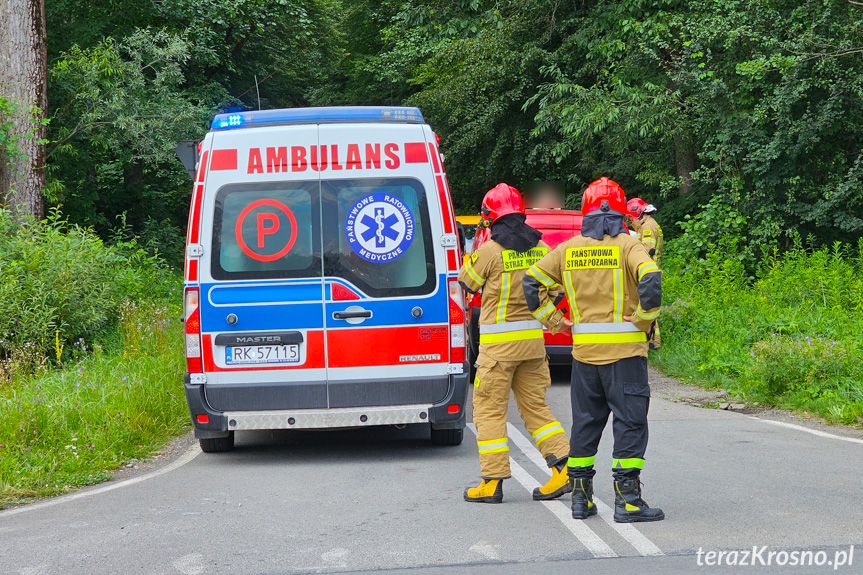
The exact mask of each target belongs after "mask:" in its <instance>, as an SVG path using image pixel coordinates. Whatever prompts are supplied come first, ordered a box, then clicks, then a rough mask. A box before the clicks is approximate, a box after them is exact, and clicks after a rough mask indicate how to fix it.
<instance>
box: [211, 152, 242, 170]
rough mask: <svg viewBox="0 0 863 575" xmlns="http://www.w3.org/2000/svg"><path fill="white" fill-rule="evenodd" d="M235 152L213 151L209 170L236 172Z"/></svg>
mask: <svg viewBox="0 0 863 575" xmlns="http://www.w3.org/2000/svg"><path fill="white" fill-rule="evenodd" d="M236 169H237V150H213V159H212V160H211V161H210V170H236Z"/></svg>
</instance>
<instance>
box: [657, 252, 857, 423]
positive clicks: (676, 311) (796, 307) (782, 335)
mask: <svg viewBox="0 0 863 575" xmlns="http://www.w3.org/2000/svg"><path fill="white" fill-rule="evenodd" d="M678 242H679V240H678V241H675V242H671V244H670V253H669V254H668V255H667V256H664V257H663V261H664V263H665V266H664V267H665V268H666V272H665V274H664V278H663V290H664V298H665V304H666V305H665V307H664V309H663V314H662V318H661V319H660V323H661V325H662V333H663V346H662V348H661V349H660V350H659V352H658V353H657V354H656V355H654V356H653V358H652V360H653V362H654V363H655V364H656V365H657V366H658V367H659V368H661V369H663V370H666V371H668V372H669V373H670V374H671V375H678V376H681V377H683V378H684V379H686V380H689V381H692V382H695V383H701V384H707V385H712V386H722V387H725V388H726V389H728V390H729V391H730V392H731V393H732V394H733V395H735V396H737V397H740V398H742V399H744V400H747V401H750V402H754V403H756V404H762V405H768V406H773V405H775V406H779V407H786V408H795V409H802V410H805V411H808V412H811V413H814V414H816V415H820V416H823V417H826V418H827V419H828V420H830V421H833V422H840V423H859V422H860V421H863V383H861V382H863V364H861V362H860V361H859V358H860V353H861V352H863V335H861V334H863V243H861V245H860V246H859V247H858V249H857V250H856V252H853V253H852V250H851V249H850V248H849V247H848V246H847V244H839V243H836V244H834V246H832V247H831V248H820V249H816V250H811V249H810V250H807V249H804V248H802V247H800V246H799V243H798V245H797V246H796V247H794V248H792V249H791V250H790V251H789V252H788V253H787V254H786V255H785V256H784V257H778V256H777V255H776V254H775V253H773V254H770V255H768V256H766V257H764V258H762V259H761V263H760V266H759V270H758V273H757V276H756V277H755V278H749V277H748V272H747V271H746V267H745V266H744V264H743V261H742V260H741V257H740V254H739V253H737V252H736V251H735V248H734V243H733V242H725V243H723V242H722V241H720V242H718V243H717V244H716V245H715V246H713V247H712V248H711V249H710V250H709V251H708V253H707V255H706V257H705V258H704V259H703V260H695V261H693V260H685V259H683V258H681V256H680V254H679V253H678V251H677V243H678Z"/></svg>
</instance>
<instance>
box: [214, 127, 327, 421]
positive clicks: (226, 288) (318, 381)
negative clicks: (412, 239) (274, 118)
mask: <svg viewBox="0 0 863 575" xmlns="http://www.w3.org/2000/svg"><path fill="white" fill-rule="evenodd" d="M238 117H239V116H238ZM317 140H318V133H317V126H316V125H313V124H312V125H296V126H262V127H252V128H248V129H244V128H242V127H240V128H238V129H227V130H224V131H216V132H214V134H213V144H212V150H211V152H210V161H209V170H208V175H207V179H206V188H205V190H206V193H205V200H204V211H203V213H204V215H203V219H204V221H205V222H206V223H207V225H204V226H203V233H202V237H201V243H202V248H203V256H202V258H201V298H200V299H201V308H200V309H201V331H202V347H203V360H204V371H205V373H206V376H207V380H206V384H205V393H206V396H207V401H208V403H209V404H210V406H211V407H213V408H214V409H216V410H220V411H258V410H276V409H297V408H326V407H327V390H326V360H325V338H324V321H323V317H324V309H323V306H324V304H323V299H324V295H323V289H324V286H323V278H322V273H323V259H322V251H321V206H320V178H319V172H318V171H316V170H315V169H313V166H312V165H311V162H310V160H309V157H308V153H309V150H312V149H313V148H315V146H316V145H317V143H318V142H317Z"/></svg>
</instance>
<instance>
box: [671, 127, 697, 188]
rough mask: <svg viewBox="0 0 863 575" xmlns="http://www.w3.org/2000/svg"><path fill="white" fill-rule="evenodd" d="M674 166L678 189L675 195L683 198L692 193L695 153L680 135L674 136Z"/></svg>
mask: <svg viewBox="0 0 863 575" xmlns="http://www.w3.org/2000/svg"><path fill="white" fill-rule="evenodd" d="M674 164H675V165H676V166H677V180H678V182H679V183H680V188H679V189H678V191H677V195H679V196H685V195H686V194H688V193H689V192H690V191H692V172H694V171H695V151H694V150H693V149H692V146H691V145H690V144H689V142H687V141H686V139H684V138H683V137H681V136H680V134H674Z"/></svg>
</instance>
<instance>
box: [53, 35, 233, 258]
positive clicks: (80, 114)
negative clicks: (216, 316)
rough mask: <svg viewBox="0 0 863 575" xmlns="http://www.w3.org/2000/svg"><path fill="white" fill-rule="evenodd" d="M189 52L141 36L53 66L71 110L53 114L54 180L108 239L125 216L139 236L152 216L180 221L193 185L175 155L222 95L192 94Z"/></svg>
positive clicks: (76, 211)
mask: <svg viewBox="0 0 863 575" xmlns="http://www.w3.org/2000/svg"><path fill="white" fill-rule="evenodd" d="M189 49H190V48H189V42H188V41H187V40H185V39H184V38H182V37H180V36H178V35H176V34H172V33H169V32H165V31H154V30H139V31H137V32H135V33H134V34H133V35H131V36H129V37H128V38H125V39H123V40H122V41H121V42H117V41H115V40H113V39H111V38H109V39H107V40H105V41H103V42H101V43H99V44H97V45H95V46H93V47H91V48H86V49H83V48H80V47H78V46H72V47H71V48H70V49H69V50H68V51H67V52H66V53H64V54H63V57H62V59H60V60H58V61H57V62H56V63H55V64H54V66H53V67H52V68H51V71H50V78H51V96H52V98H53V99H54V100H55V101H62V102H64V105H63V106H62V107H59V108H57V109H56V110H55V118H54V124H53V129H52V131H51V136H52V139H53V140H54V141H53V143H52V146H51V147H50V148H49V153H50V159H51V162H52V167H51V170H50V172H49V174H50V176H51V180H52V181H53V182H56V183H57V184H58V185H57V194H56V195H57V196H58V197H57V198H55V199H56V201H58V202H62V203H63V206H64V212H65V213H66V214H67V215H68V216H69V217H70V218H71V219H72V220H73V221H75V222H76V223H80V224H83V225H88V226H94V227H95V228H96V229H97V230H98V231H99V232H101V233H102V234H103V235H104V234H107V233H108V232H109V231H110V230H111V229H112V228H113V227H114V226H115V225H116V219H115V218H116V216H117V215H119V214H122V213H125V214H127V216H128V221H129V223H130V224H131V225H133V227H134V229H135V230H136V231H140V230H142V229H143V228H144V226H145V223H146V221H147V219H148V218H155V219H158V220H164V219H168V220H169V221H171V222H176V223H177V224H178V223H179V222H180V221H182V216H181V214H182V212H183V211H185V210H187V209H188V195H189V190H190V189H191V183H190V182H189V181H188V176H187V175H186V173H185V170H184V169H183V167H182V166H181V165H180V163H179V162H178V160H177V159H176V157H175V155H174V147H175V146H176V143H177V142H178V141H180V140H187V139H193V138H194V137H196V136H200V135H201V134H202V128H201V127H202V126H203V125H204V124H205V123H206V120H207V118H208V117H209V116H210V115H211V114H212V112H213V111H214V110H215V102H216V101H217V100H218V99H219V98H220V97H224V93H223V92H220V91H218V90H216V91H214V92H213V93H212V94H211V95H209V96H207V97H206V98H200V97H198V96H197V95H196V94H195V93H194V91H193V90H190V89H187V88H185V87H184V85H185V84H186V77H185V74H184V72H183V65H184V64H185V62H186V61H187V60H188V58H189ZM175 225H176V224H175ZM175 263H176V260H175Z"/></svg>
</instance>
